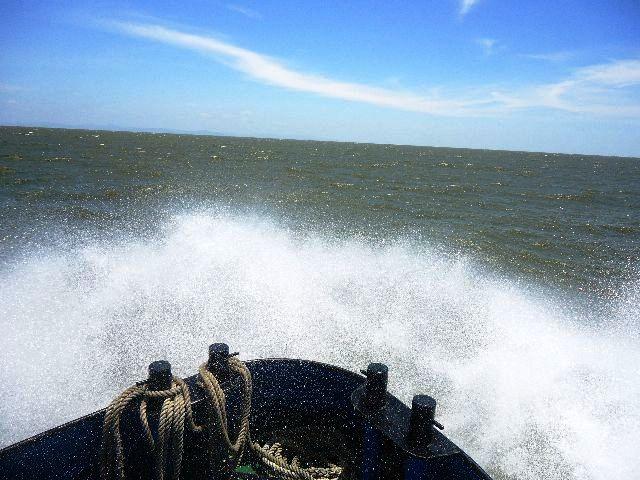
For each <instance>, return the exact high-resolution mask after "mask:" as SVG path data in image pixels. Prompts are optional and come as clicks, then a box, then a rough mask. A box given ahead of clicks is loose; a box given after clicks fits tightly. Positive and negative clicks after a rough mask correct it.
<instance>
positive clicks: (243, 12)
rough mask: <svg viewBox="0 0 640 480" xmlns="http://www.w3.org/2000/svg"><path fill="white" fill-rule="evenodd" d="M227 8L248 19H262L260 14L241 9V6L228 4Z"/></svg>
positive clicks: (250, 9) (244, 8)
mask: <svg viewBox="0 0 640 480" xmlns="http://www.w3.org/2000/svg"><path fill="white" fill-rule="evenodd" d="M227 8H228V9H229V10H231V11H233V12H236V13H239V14H241V15H244V16H245V17H248V18H253V19H256V20H260V19H261V18H262V14H261V13H260V12H258V11H256V10H254V9H252V8H248V7H243V6H242V5H237V4H235V3H228V4H227Z"/></svg>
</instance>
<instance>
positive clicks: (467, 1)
mask: <svg viewBox="0 0 640 480" xmlns="http://www.w3.org/2000/svg"><path fill="white" fill-rule="evenodd" d="M478 2H479V0H460V15H466V14H467V13H469V10H471V7H473V6H474V5H475V4H477V3H478Z"/></svg>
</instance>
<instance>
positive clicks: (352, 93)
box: [115, 23, 466, 115]
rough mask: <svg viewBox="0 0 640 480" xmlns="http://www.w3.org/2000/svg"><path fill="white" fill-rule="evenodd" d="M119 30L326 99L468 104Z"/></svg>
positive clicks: (196, 40)
mask: <svg viewBox="0 0 640 480" xmlns="http://www.w3.org/2000/svg"><path fill="white" fill-rule="evenodd" d="M115 25H116V26H117V27H118V28H119V29H120V30H122V31H124V32H126V33H128V34H130V35H134V36H137V37H143V38H147V39H151V40H156V41H160V42H163V43H167V44H171V45H176V46H179V47H183V48H187V49H191V50H198V51H201V52H207V53H212V54H214V55H216V57H217V58H218V59H220V60H221V61H222V62H224V63H225V64H227V65H228V66H230V67H231V68H234V69H235V70H238V71H240V72H243V73H245V74H247V75H248V76H249V77H251V78H253V79H256V80H259V81H262V82H264V83H267V84H269V85H275V86H278V87H283V88H287V89H290V90H297V91H303V92H310V93H315V94H317V95H322V96H324V97H333V98H340V99H343V100H350V101H355V102H363V103H370V104H373V105H379V106H382V107H390V108H397V109H401V110H409V111H415V112H426V113H437V114H442V115H452V114H459V113H462V110H464V109H465V107H466V104H465V102H460V101H447V100H439V99H433V98H427V97H424V96H420V95H416V94H413V93H406V92H399V91H394V90H389V89H385V88H379V87H373V86H370V85H366V84H362V83H351V82H342V81H338V80H334V79H331V78H328V77H325V76H322V75H314V74H309V73H302V72H298V71H295V70H292V69H290V68H288V67H286V66H285V65H283V64H282V63H280V62H278V61H277V60H275V59H273V58H270V57H268V56H266V55H262V54H259V53H256V52H253V51H251V50H247V49H244V48H241V47H237V46H235V45H232V44H230V43H226V42H222V41H220V40H217V39H214V38H211V37H206V36H201V35H195V34H190V33H183V32H179V31H176V30H171V29H168V28H165V27H162V26H159V25H146V24H134V23H116V24H115Z"/></svg>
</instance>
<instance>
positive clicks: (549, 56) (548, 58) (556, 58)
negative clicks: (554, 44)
mask: <svg viewBox="0 0 640 480" xmlns="http://www.w3.org/2000/svg"><path fill="white" fill-rule="evenodd" d="M572 56H574V54H573V53H572V52H566V51H562V52H551V53H525V54H522V55H521V57H525V58H531V59H533V60H543V61H545V62H564V61H566V60H569V59H570V58H571V57H572Z"/></svg>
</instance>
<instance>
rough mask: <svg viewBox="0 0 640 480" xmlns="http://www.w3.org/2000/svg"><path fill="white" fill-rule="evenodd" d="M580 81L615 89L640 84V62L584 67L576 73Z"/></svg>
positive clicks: (627, 61)
mask: <svg viewBox="0 0 640 480" xmlns="http://www.w3.org/2000/svg"><path fill="white" fill-rule="evenodd" d="M576 76H577V77H578V79H579V80H582V81H584V82H592V83H597V84H601V85H610V86H613V87H628V86H632V85H639V84H640V60H620V61H616V62H612V63H608V64H604V65H593V66H590V67H584V68H581V69H579V70H578V71H577V72H576Z"/></svg>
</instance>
